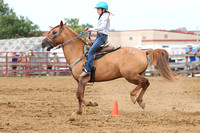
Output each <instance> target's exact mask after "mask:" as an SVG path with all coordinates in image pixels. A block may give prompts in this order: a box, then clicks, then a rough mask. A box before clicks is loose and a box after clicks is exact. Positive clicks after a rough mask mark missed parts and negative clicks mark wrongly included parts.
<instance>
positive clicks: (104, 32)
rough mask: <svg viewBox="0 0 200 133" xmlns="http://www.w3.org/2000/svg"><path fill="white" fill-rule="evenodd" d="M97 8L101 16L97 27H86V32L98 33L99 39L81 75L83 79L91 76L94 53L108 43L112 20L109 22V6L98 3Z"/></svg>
mask: <svg viewBox="0 0 200 133" xmlns="http://www.w3.org/2000/svg"><path fill="white" fill-rule="evenodd" d="M95 8H96V9H97V13H98V15H99V18H98V23H97V27H95V28H88V27H86V28H85V30H88V31H96V32H97V37H96V39H95V41H94V43H93V45H92V46H91V48H90V49H89V51H88V57H87V61H86V63H85V68H84V70H83V72H82V74H81V75H80V76H81V77H84V76H87V75H90V74H91V68H92V66H93V64H94V59H93V57H94V53H95V52H96V51H97V49H98V48H99V47H100V46H101V45H103V44H104V43H105V42H106V41H107V39H108V34H109V31H110V20H109V16H110V12H108V4H107V3H106V2H99V3H97V5H96V7H95Z"/></svg>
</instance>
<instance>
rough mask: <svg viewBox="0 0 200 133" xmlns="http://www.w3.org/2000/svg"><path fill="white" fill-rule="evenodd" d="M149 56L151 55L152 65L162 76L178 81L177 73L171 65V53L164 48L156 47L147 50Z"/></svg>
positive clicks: (150, 63)
mask: <svg viewBox="0 0 200 133" xmlns="http://www.w3.org/2000/svg"><path fill="white" fill-rule="evenodd" d="M146 54H147V56H149V57H150V62H149V65H150V66H154V67H155V69H156V70H157V71H158V72H159V73H160V75H161V76H162V77H164V78H165V79H167V80H170V81H176V80H177V78H176V77H175V74H174V73H173V72H172V70H171V69H170V67H169V54H168V52H167V51H166V50H164V49H155V50H148V51H146Z"/></svg>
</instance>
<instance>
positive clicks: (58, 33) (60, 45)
mask: <svg viewBox="0 0 200 133" xmlns="http://www.w3.org/2000/svg"><path fill="white" fill-rule="evenodd" d="M57 27H58V26H56V27H54V28H53V29H51V30H50V31H49V32H48V34H49V33H50V32H51V31H52V30H54V29H55V28H57ZM63 30H64V28H62V29H61V30H60V31H58V32H57V33H55V34H54V36H53V38H52V39H53V40H54V39H55V38H56V37H58V35H60V33H61V32H62V31H63ZM87 33H89V37H88V38H89V39H91V38H90V36H91V31H86V30H83V31H82V32H81V33H80V34H79V35H78V36H77V37H75V38H73V39H71V40H69V41H67V42H65V43H63V44H59V45H58V46H56V47H55V46H54V45H53V44H51V45H52V46H53V47H54V48H55V49H53V50H56V49H59V48H61V47H62V46H63V45H65V44H68V43H70V42H71V41H73V40H75V39H77V38H79V37H81V36H83V35H85V34H87ZM47 38H48V37H47ZM48 39H49V40H51V39H50V38H48ZM52 42H53V41H52ZM85 54H86V53H84V54H83V55H82V56H81V57H79V58H78V59H77V60H76V61H75V62H74V63H72V65H71V66H70V67H69V69H70V71H72V67H73V66H75V65H76V64H77V63H78V62H79V61H80V60H81V59H82V58H83V57H84V56H85Z"/></svg>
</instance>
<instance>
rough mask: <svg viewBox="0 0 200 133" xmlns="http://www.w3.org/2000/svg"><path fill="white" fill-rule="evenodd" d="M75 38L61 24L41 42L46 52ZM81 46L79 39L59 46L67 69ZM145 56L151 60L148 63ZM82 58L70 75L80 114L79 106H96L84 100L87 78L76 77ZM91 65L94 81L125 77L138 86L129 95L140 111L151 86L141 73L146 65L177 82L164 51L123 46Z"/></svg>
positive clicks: (70, 31)
mask: <svg viewBox="0 0 200 133" xmlns="http://www.w3.org/2000/svg"><path fill="white" fill-rule="evenodd" d="M75 37H77V34H76V33H75V32H74V31H73V30H72V29H70V28H69V27H67V26H66V25H65V24H63V22H62V21H61V22H60V25H58V26H56V27H54V28H53V29H52V30H51V32H49V33H48V35H47V36H46V38H45V39H44V40H43V42H42V47H43V48H45V47H47V50H51V49H52V48H53V47H56V46H58V45H59V44H63V43H65V42H67V41H69V40H72V39H73V38H75ZM84 45H85V41H83V40H82V39H81V38H77V39H75V40H73V41H71V42H69V43H68V44H65V45H63V46H62V48H63V52H64V55H65V58H66V60H67V62H68V63H69V65H70V66H71V65H72V64H74V62H76V61H77V59H79V58H80V57H81V56H83V47H84ZM147 56H148V57H150V62H149V63H148V58H147ZM85 58H86V57H83V58H82V59H81V60H80V61H79V62H78V63H77V64H76V65H74V66H73V68H72V69H71V73H72V75H73V77H74V79H75V80H76V81H77V83H78V89H77V92H76V96H77V99H78V103H79V109H78V111H77V112H76V113H77V114H82V103H83V104H84V105H85V106H97V105H98V104H97V103H96V102H91V101H86V100H85V99H84V91H85V86H86V84H87V83H88V81H89V80H90V76H86V77H80V76H79V75H80V74H81V72H82V69H83V64H84V63H85ZM94 65H95V67H96V72H95V82H102V81H109V80H113V79H117V78H121V77H124V78H125V79H126V80H127V81H128V82H130V83H132V84H135V85H137V86H136V88H134V89H133V90H132V91H131V92H130V96H131V100H132V101H133V102H134V103H135V102H137V103H138V104H139V105H140V106H141V107H142V108H144V105H145V104H144V103H143V100H142V98H143V95H144V93H145V91H146V89H147V87H148V86H149V84H150V83H149V80H148V79H147V78H145V77H143V76H142V75H141V74H143V73H144V72H145V71H146V69H147V67H148V65H155V68H156V69H157V70H158V71H159V73H160V74H161V75H162V76H163V77H164V78H165V79H167V80H170V81H174V80H176V78H175V77H174V74H173V72H172V71H171V70H170V68H169V57H168V53H167V51H165V50H163V49H156V50H148V51H143V50H140V49H137V48H134V47H123V48H120V49H118V50H116V51H114V52H111V53H108V54H106V55H105V56H103V57H102V58H100V59H98V60H95V61H94ZM141 88H142V90H141V92H140V93H139V95H138V97H137V93H138V92H139V90H140V89H141Z"/></svg>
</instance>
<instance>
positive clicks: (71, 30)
mask: <svg viewBox="0 0 200 133" xmlns="http://www.w3.org/2000/svg"><path fill="white" fill-rule="evenodd" d="M65 28H67V29H68V30H69V31H70V32H71V33H72V34H74V35H75V36H78V34H77V33H76V32H75V31H74V30H73V29H71V28H70V27H68V26H66V27H65ZM77 39H79V40H81V41H82V42H84V43H85V41H84V40H83V39H82V38H81V37H79V38H77Z"/></svg>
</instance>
